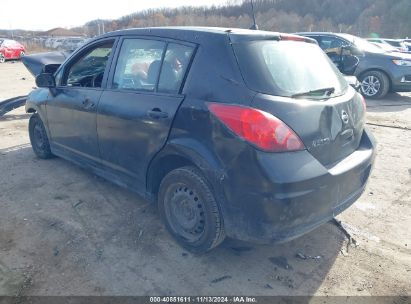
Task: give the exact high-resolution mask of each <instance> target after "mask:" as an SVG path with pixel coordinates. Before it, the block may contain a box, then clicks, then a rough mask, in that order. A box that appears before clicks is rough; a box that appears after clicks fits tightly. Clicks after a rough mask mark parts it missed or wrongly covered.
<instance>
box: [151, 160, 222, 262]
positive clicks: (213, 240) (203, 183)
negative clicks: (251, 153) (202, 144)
mask: <svg viewBox="0 0 411 304" xmlns="http://www.w3.org/2000/svg"><path fill="white" fill-rule="evenodd" d="M158 206H159V211H160V214H161V217H162V219H163V221H164V223H165V225H166V227H167V230H168V231H169V232H170V234H171V235H172V236H173V237H174V238H175V239H176V241H177V242H178V243H179V244H180V245H181V246H182V247H184V248H185V249H187V250H188V251H190V252H192V253H196V254H201V253H205V252H207V251H209V250H211V249H213V248H214V247H216V246H218V245H219V244H220V243H221V242H222V241H223V240H224V238H225V233H224V224H223V218H222V215H221V213H220V209H219V207H218V204H217V202H216V200H215V197H214V195H213V192H212V190H211V187H210V186H209V184H208V182H207V180H206V179H205V178H204V177H203V175H202V174H201V172H200V171H199V170H197V169H196V168H194V167H182V168H178V169H175V170H173V171H171V172H170V173H168V174H167V175H166V176H165V177H164V178H163V180H162V181H161V184H160V189H159V194H158Z"/></svg>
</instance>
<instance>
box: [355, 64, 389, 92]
mask: <svg viewBox="0 0 411 304" xmlns="http://www.w3.org/2000/svg"><path fill="white" fill-rule="evenodd" d="M368 72H380V73H383V74H384V75H385V76H387V78H388V86H389V87H388V90H389V91H390V90H391V89H392V80H391V75H390V74H389V73H388V72H387V71H385V70H384V69H381V68H369V69H367V70H364V71H361V73H360V74H358V76H357V77H358V80H359V81H360V82H361V78H362V76H363V75H364V74H365V73H368Z"/></svg>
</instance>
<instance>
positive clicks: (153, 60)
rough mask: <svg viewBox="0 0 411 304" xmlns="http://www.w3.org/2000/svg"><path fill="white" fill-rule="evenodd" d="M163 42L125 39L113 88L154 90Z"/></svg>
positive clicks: (163, 46)
mask: <svg viewBox="0 0 411 304" xmlns="http://www.w3.org/2000/svg"><path fill="white" fill-rule="evenodd" d="M165 46H166V44H165V42H162V41H155V40H145V39H125V40H124V41H123V44H122V46H121V50H120V55H119V57H118V62H117V66H116V71H115V74H114V80H113V88H115V89H127V90H146V91H154V90H155V88H156V84H157V80H158V77H159V72H160V67H161V58H162V55H163V53H164V49H165Z"/></svg>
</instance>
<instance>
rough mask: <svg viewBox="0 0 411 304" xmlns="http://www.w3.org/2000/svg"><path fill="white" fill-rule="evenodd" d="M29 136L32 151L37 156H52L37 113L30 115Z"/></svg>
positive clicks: (45, 157)
mask: <svg viewBox="0 0 411 304" xmlns="http://www.w3.org/2000/svg"><path fill="white" fill-rule="evenodd" d="M29 136H30V143H31V146H32V148H33V151H34V153H35V154H36V155H37V156H38V157H39V158H43V159H47V158H51V157H53V154H52V153H51V150H50V144H49V139H48V137H47V132H46V129H45V128H44V124H43V122H42V121H41V118H40V116H39V115H38V114H37V113H34V114H33V115H32V116H31V117H30V121H29Z"/></svg>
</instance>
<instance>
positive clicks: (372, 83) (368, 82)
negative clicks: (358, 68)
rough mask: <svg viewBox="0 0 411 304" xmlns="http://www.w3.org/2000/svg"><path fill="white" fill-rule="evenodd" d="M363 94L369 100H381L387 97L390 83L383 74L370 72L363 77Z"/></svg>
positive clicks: (361, 79)
mask: <svg viewBox="0 0 411 304" xmlns="http://www.w3.org/2000/svg"><path fill="white" fill-rule="evenodd" d="M360 81H361V93H362V94H363V95H364V96H365V97H367V98H374V99H379V98H383V97H384V96H385V95H387V93H388V91H389V89H390V81H389V79H388V77H387V75H385V74H384V73H382V72H379V71H369V72H366V73H364V74H363V75H361V78H360Z"/></svg>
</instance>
